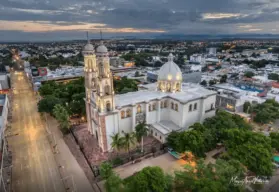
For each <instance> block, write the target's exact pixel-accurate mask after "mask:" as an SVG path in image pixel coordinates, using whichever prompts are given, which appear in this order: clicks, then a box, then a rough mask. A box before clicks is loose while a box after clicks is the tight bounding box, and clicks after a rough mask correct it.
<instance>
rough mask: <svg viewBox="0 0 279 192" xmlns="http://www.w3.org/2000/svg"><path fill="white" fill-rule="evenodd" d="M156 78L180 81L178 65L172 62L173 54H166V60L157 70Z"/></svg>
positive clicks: (180, 73)
mask: <svg viewBox="0 0 279 192" xmlns="http://www.w3.org/2000/svg"><path fill="white" fill-rule="evenodd" d="M158 80H163V81H182V72H181V70H180V68H179V67H178V65H177V64H176V63H174V62H173V55H172V54H171V53H170V54H169V56H168V62H167V63H165V64H164V65H163V66H162V67H161V68H160V70H159V73H158Z"/></svg>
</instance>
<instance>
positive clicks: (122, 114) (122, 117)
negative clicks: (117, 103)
mask: <svg viewBox="0 0 279 192" xmlns="http://www.w3.org/2000/svg"><path fill="white" fill-rule="evenodd" d="M124 118H125V111H121V119H124Z"/></svg>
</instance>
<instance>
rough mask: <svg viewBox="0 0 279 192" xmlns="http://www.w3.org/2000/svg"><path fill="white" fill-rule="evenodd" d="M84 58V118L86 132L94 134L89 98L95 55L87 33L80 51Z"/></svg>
mask: <svg viewBox="0 0 279 192" xmlns="http://www.w3.org/2000/svg"><path fill="white" fill-rule="evenodd" d="M82 53H83V56H84V81H85V92H86V93H85V94H86V98H85V105H86V118H87V127H88V131H89V132H90V133H91V134H94V132H93V131H92V120H91V119H92V114H91V96H92V95H93V94H92V93H93V92H94V91H95V90H96V76H97V70H96V69H97V67H96V55H95V51H94V46H93V45H92V44H91V43H90V41H89V38H88V33H87V44H86V45H85V46H84V48H83V50H82Z"/></svg>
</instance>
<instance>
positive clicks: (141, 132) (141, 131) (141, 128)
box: [135, 122, 148, 152]
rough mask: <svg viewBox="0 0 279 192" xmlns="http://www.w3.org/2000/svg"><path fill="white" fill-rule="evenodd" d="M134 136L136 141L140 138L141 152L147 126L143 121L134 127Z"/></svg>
mask: <svg viewBox="0 0 279 192" xmlns="http://www.w3.org/2000/svg"><path fill="white" fill-rule="evenodd" d="M135 129H136V138H137V141H138V142H140V140H141V152H143V136H146V135H147V132H148V128H147V125H146V123H145V122H141V123H139V124H138V125H137V126H136V127H135Z"/></svg>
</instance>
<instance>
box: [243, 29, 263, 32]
mask: <svg viewBox="0 0 279 192" xmlns="http://www.w3.org/2000/svg"><path fill="white" fill-rule="evenodd" d="M262 30H263V29H259V28H255V29H248V30H246V31H248V32H254V31H262Z"/></svg>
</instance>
